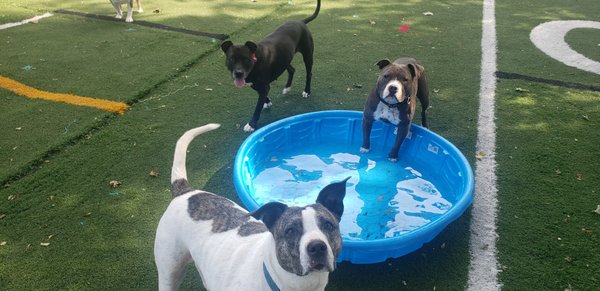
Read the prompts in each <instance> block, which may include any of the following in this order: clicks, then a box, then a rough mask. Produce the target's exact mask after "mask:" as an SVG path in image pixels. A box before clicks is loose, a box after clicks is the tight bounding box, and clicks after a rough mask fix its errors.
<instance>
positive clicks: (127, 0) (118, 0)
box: [109, 0, 144, 22]
mask: <svg viewBox="0 0 600 291" xmlns="http://www.w3.org/2000/svg"><path fill="white" fill-rule="evenodd" d="M109 1H110V3H111V4H112V6H113V7H115V10H117V15H115V18H118V19H121V18H123V11H122V10H121V5H123V4H127V18H125V22H133V0H109ZM140 1H141V0H135V3H136V4H137V8H138V9H137V12H139V13H142V12H144V9H142V4H140Z"/></svg>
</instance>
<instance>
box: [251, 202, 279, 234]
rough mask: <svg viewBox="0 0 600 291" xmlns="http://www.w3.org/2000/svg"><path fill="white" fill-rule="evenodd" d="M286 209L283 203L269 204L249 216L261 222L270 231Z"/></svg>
mask: <svg viewBox="0 0 600 291" xmlns="http://www.w3.org/2000/svg"><path fill="white" fill-rule="evenodd" d="M287 208H288V206H287V205H285V204H283V203H280V202H269V203H267V204H265V205H263V206H261V207H260V208H258V209H256V210H254V211H253V212H252V213H250V215H251V216H252V217H254V218H256V219H258V220H262V221H263V222H264V223H265V225H266V226H267V228H268V229H269V230H271V228H272V227H273V226H274V225H275V222H277V220H278V219H279V218H280V217H281V215H282V214H283V212H285V210H286V209H287Z"/></svg>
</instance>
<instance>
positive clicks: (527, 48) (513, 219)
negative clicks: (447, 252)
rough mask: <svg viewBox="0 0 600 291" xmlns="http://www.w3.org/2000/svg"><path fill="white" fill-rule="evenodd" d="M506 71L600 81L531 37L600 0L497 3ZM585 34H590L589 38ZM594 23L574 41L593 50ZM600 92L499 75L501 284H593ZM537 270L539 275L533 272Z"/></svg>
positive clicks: (587, 14)
mask: <svg viewBox="0 0 600 291" xmlns="http://www.w3.org/2000/svg"><path fill="white" fill-rule="evenodd" d="M497 7H498V10H497V13H496V15H497V16H498V19H497V23H498V24H499V25H498V42H499V45H498V47H499V55H498V60H499V69H500V70H502V71H509V72H515V73H519V74H524V75H531V76H534V77H541V78H549V79H555V80H562V81H569V82H578V83H583V84H596V85H598V76H597V75H595V74H591V73H587V72H584V71H580V70H578V69H576V68H572V67H568V66H565V65H564V64H562V63H560V62H559V61H557V60H554V59H552V58H550V57H548V56H546V55H545V54H543V53H542V52H541V51H539V50H538V49H537V48H535V46H534V45H533V44H532V43H531V42H530V41H529V32H530V31H531V29H533V28H534V27H535V26H537V25H539V24H541V23H543V22H546V21H551V20H593V19H596V18H597V17H596V15H598V13H600V10H599V7H598V6H597V5H595V2H594V1H580V2H578V5H569V6H566V5H564V2H561V1H544V3H543V5H541V2H539V1H533V2H531V1H528V2H523V1H521V2H519V1H508V2H502V3H497ZM584 33H585V36H584ZM595 33H596V32H591V31H589V30H587V29H575V30H573V31H571V32H570V33H568V34H567V42H568V43H569V45H571V46H572V47H574V48H575V49H576V50H577V51H580V52H581V53H583V54H584V55H586V56H588V57H590V58H594V56H595V55H597V54H595V53H593V49H591V44H590V43H591V42H592V41H591V39H593V38H589V37H590V35H594V34H595ZM599 98H600V94H599V93H598V92H592V91H585V90H574V89H568V88H561V87H557V86H551V85H544V84H539V83H534V82H528V81H519V80H501V81H500V82H499V86H498V89H497V121H498V122H497V126H498V132H497V133H498V135H497V146H498V152H497V156H496V157H497V160H498V183H499V185H498V187H499V197H498V199H499V209H500V216H499V222H498V231H499V234H500V239H499V240H498V250H499V262H500V264H501V267H502V272H501V273H500V279H501V283H502V284H503V286H504V288H505V289H507V290H550V289H573V290H593V289H596V288H597V286H598V280H600V278H599V277H598V276H597V275H596V274H599V273H600V269H599V267H598V266H600V258H599V257H598V256H597V255H595V254H597V253H598V251H599V248H598V246H599V245H600V236H599V235H598V233H599V230H600V228H599V227H600V220H599V219H598V215H597V214H595V213H593V210H595V209H596V205H598V201H600V200H599V199H600V196H599V195H600V193H599V192H598V191H599V190H598V189H597V183H596V180H597V179H596V177H598V175H599V174H600V172H599V171H598V169H597V167H595V165H596V164H597V163H598V157H597V155H595V154H594V152H595V149H596V148H597V144H598V143H599V142H600V135H599V134H598V132H597V130H595V128H597V127H598V121H599V120H600V119H599V118H600V106H599V105H598V104H599V102H598V101H600V99H599ZM533 274H535V275H533Z"/></svg>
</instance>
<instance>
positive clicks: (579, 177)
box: [575, 173, 583, 181]
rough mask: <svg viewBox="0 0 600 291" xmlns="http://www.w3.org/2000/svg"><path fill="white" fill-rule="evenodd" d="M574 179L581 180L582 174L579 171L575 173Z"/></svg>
mask: <svg viewBox="0 0 600 291" xmlns="http://www.w3.org/2000/svg"><path fill="white" fill-rule="evenodd" d="M575 179H577V181H581V180H583V175H582V174H581V173H577V174H576V175H575Z"/></svg>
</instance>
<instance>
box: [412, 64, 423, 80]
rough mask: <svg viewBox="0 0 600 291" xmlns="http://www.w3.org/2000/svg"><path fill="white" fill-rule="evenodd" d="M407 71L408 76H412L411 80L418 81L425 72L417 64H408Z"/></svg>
mask: <svg viewBox="0 0 600 291" xmlns="http://www.w3.org/2000/svg"><path fill="white" fill-rule="evenodd" d="M408 70H409V71H410V74H411V75H412V77H413V79H415V78H417V79H418V78H419V77H420V76H421V74H422V73H423V71H425V68H423V66H421V65H419V64H408Z"/></svg>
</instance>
